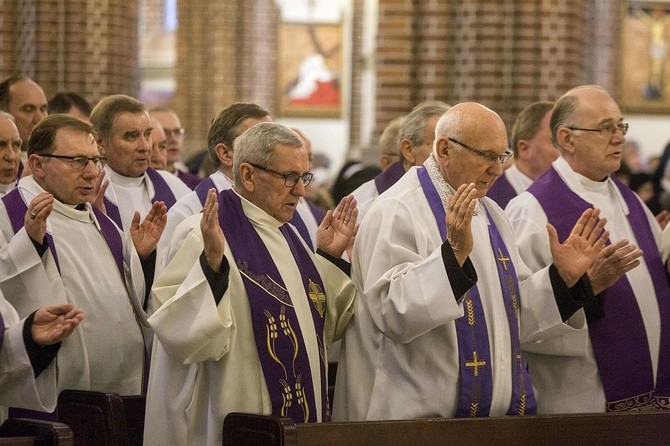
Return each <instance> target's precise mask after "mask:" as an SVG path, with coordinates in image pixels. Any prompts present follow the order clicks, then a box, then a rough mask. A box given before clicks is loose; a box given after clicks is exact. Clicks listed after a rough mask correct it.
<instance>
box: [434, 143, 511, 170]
mask: <svg viewBox="0 0 670 446" xmlns="http://www.w3.org/2000/svg"><path fill="white" fill-rule="evenodd" d="M447 139H448V140H449V141H451V142H453V143H456V144H458V145H459V146H461V147H463V148H464V149H468V150H469V151H471V152H472V153H474V154H476V155H479V156H481V157H482V158H484V159H485V160H486V161H488V162H489V163H495V162H496V161H497V162H499V163H500V164H505V163H506V162H507V161H509V159H510V158H511V157H512V155H514V153H513V152H512V151H511V150H509V149H507V150H505V151H504V152H503V153H501V154H497V153H496V152H494V151H493V150H480V149H475V148H474V147H471V146H469V145H467V144H463V143H462V142H460V141H458V140H456V139H454V138H447Z"/></svg>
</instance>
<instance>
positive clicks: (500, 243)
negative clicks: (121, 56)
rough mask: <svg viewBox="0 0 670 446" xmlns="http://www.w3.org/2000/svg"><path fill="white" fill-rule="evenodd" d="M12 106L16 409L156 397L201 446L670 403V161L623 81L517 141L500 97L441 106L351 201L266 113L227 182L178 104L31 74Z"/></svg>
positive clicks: (10, 238) (256, 117)
mask: <svg viewBox="0 0 670 446" xmlns="http://www.w3.org/2000/svg"><path fill="white" fill-rule="evenodd" d="M0 110H2V111H0V155H1V158H0V159H1V160H2V164H1V166H2V169H0V183H2V184H1V185H0V187H1V190H0V196H1V197H2V198H1V200H0V349H1V351H0V367H1V369H0V383H2V385H1V386H0V404H2V405H5V406H8V407H9V412H8V416H24V417H26V416H27V417H32V416H35V415H37V414H36V413H35V411H38V412H40V414H39V416H40V417H42V418H43V417H48V416H54V410H55V409H56V397H57V395H58V393H59V392H60V391H61V390H64V389H80V390H95V391H103V392H111V393H118V394H122V395H145V396H146V416H145V431H144V432H145V437H144V442H145V444H147V445H153V444H156V445H166V444H175V445H185V444H220V443H221V438H222V430H223V420H224V418H225V416H226V414H228V413H230V412H254V413H263V414H274V415H278V416H284V417H288V418H291V419H293V420H294V421H295V422H300V423H307V422H323V421H330V420H336V421H358V420H384V419H412V418H423V417H450V418H451V417H488V416H501V415H516V416H521V415H530V414H536V413H570V412H573V413H578V412H603V413H604V412H618V411H626V410H667V409H670V282H669V280H668V277H669V276H668V274H669V271H670V268H669V267H668V263H667V256H668V252H669V251H670V232H669V231H670V229H665V228H666V226H667V223H668V219H669V215H670V214H669V213H668V212H667V210H665V209H666V208H664V202H665V201H668V202H670V200H666V199H665V198H664V196H663V191H664V186H663V179H664V178H666V177H667V180H666V181H667V182H668V184H670V174H667V175H666V174H665V172H666V171H667V172H670V168H666V167H665V164H667V158H670V149H669V150H668V154H667V156H666V154H664V156H663V157H661V160H660V161H659V167H658V168H657V169H656V171H661V172H663V174H662V175H661V176H660V177H659V179H660V180H659V181H660V186H655V185H654V175H653V174H652V171H651V168H649V167H648V165H647V164H646V163H644V162H640V158H639V157H637V158H636V157H635V156H634V155H635V153H636V148H635V146H632V145H630V143H627V141H626V133H627V131H628V124H627V123H626V122H625V121H624V118H623V116H622V114H621V111H620V109H619V107H618V105H617V103H616V102H615V101H614V99H613V98H612V97H611V96H610V95H609V94H608V93H607V91H605V90H604V89H602V88H600V87H598V86H595V85H584V86H579V87H576V88H573V89H571V90H569V91H567V92H566V93H565V94H564V95H563V96H561V97H560V98H557V100H556V101H555V102H537V103H534V104H530V105H529V106H528V107H527V108H525V109H524V110H523V111H522V112H521V113H520V114H519V115H518V117H517V119H516V122H515V123H514V125H513V126H512V128H511V132H510V134H511V136H508V132H507V129H506V126H505V124H504V122H503V120H502V119H501V118H500V116H499V115H498V114H497V113H496V112H495V111H493V110H491V109H489V108H487V107H486V106H484V105H482V104H478V103H475V102H462V103H459V104H454V105H453V106H451V105H448V104H446V103H443V102H438V101H427V102H424V103H420V104H417V105H416V107H414V109H412V110H411V111H410V112H409V113H408V114H407V115H406V116H403V117H399V118H398V119H396V120H394V121H392V122H391V123H390V124H389V126H388V127H387V129H385V131H384V132H383V133H382V135H381V138H380V153H381V154H380V162H379V168H375V169H370V168H369V167H368V166H364V165H361V164H360V163H347V164H345V167H344V168H343V169H342V171H341V173H340V178H338V180H337V181H334V182H333V185H332V186H333V189H332V190H331V193H330V194H329V196H330V197H332V199H333V200H334V201H333V203H334V204H333V205H332V206H329V205H326V206H323V203H330V202H331V201H330V198H329V199H326V200H318V201H319V203H321V204H322V205H321V206H319V203H317V202H316V201H315V200H314V199H313V198H314V197H316V196H318V195H319V194H321V193H322V191H320V192H319V193H317V192H315V190H314V188H313V183H312V181H313V180H314V178H315V175H314V173H313V172H312V170H313V156H312V148H311V143H310V141H309V139H308V138H307V137H306V136H305V135H304V134H303V133H302V132H301V131H300V130H299V129H291V128H288V127H286V126H284V125H281V124H278V123H275V122H273V120H272V117H271V115H270V113H269V112H268V111H267V110H266V109H264V108H263V107H262V106H260V105H257V104H253V103H234V104H230V105H228V106H227V107H225V108H223V109H222V110H221V111H220V112H219V113H218V115H217V116H216V117H214V119H213V120H212V121H211V125H210V129H209V132H208V135H207V149H206V152H207V156H208V157H209V162H210V163H211V165H212V166H213V167H214V169H215V171H214V172H213V173H211V175H209V176H207V177H204V178H203V177H202V176H198V175H197V172H198V171H199V169H198V167H197V166H196V167H195V168H194V169H193V171H189V169H188V168H187V165H188V164H189V163H185V162H184V161H183V159H182V157H183V147H184V138H185V131H184V128H183V127H182V125H181V122H180V119H179V116H178V115H177V114H176V113H175V111H174V110H172V109H169V108H164V107H161V108H148V107H147V106H146V105H145V104H143V103H142V102H140V101H138V100H137V99H135V98H132V97H130V96H126V95H121V94H117V95H111V96H107V97H105V98H103V99H101V100H100V101H99V102H98V103H97V104H95V106H94V107H91V106H89V105H88V103H87V102H86V100H85V99H84V98H83V97H81V96H80V95H77V94H76V93H58V94H56V95H54V96H53V98H52V99H51V100H49V101H47V99H46V95H45V93H44V91H43V89H42V88H41V87H40V86H39V85H38V84H37V83H36V82H34V81H33V80H31V79H29V78H27V77H25V76H13V77H11V78H9V79H6V80H5V81H4V82H2V83H0ZM637 152H638V153H639V150H637ZM663 158H666V159H663ZM624 163H626V164H624ZM310 183H311V184H310ZM645 187H646V189H644V188H645ZM649 189H651V191H649ZM643 190H646V192H647V194H646V195H645V194H644V193H643ZM667 191H668V192H667V193H668V194H670V187H669V188H668V189H667ZM636 192H637V193H636ZM329 363H330V364H331V367H329ZM333 363H337V364H338V365H337V369H336V370H337V377H336V382H335V386H334V394H333V393H331V392H329V376H328V374H329V370H334V368H333V367H332V364H333ZM330 378H332V377H330ZM333 395H334V396H333ZM331 397H332V401H331ZM5 415H7V414H5Z"/></svg>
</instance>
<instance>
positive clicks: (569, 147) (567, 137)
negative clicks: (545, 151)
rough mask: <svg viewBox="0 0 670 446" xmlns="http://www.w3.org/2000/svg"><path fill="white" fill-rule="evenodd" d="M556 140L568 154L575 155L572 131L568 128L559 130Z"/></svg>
mask: <svg viewBox="0 0 670 446" xmlns="http://www.w3.org/2000/svg"><path fill="white" fill-rule="evenodd" d="M556 140H557V141H558V145H559V146H561V147H562V148H563V150H564V151H565V152H566V153H575V150H576V149H575V144H574V135H573V133H572V132H571V131H570V129H568V128H567V127H561V128H559V129H558V132H557V133H556Z"/></svg>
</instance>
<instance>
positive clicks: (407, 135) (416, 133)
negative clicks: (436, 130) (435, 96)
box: [398, 101, 449, 146]
mask: <svg viewBox="0 0 670 446" xmlns="http://www.w3.org/2000/svg"><path fill="white" fill-rule="evenodd" d="M448 110H449V105H447V104H445V103H444V102H441V101H425V102H422V103H421V104H419V105H417V106H416V107H414V108H413V109H412V111H411V112H409V113H408V114H407V116H405V119H404V120H403V122H402V125H401V126H400V132H399V133H398V141H402V140H403V139H407V140H409V141H410V142H411V143H412V145H413V146H420V145H421V144H423V129H424V127H425V126H426V121H428V120H429V119H430V118H432V117H433V116H442V115H443V114H445V113H446V112H447V111H448Z"/></svg>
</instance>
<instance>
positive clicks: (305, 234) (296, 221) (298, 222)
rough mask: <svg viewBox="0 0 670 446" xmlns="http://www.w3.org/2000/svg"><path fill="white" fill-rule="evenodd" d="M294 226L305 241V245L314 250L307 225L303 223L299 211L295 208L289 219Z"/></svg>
mask: <svg viewBox="0 0 670 446" xmlns="http://www.w3.org/2000/svg"><path fill="white" fill-rule="evenodd" d="M289 223H291V224H292V225H293V226H295V228H296V229H297V230H298V233H299V234H300V237H302V239H303V240H304V241H305V243H307V246H309V248H310V249H311V250H312V251H314V244H313V243H312V238H311V237H310V236H309V231H308V230H307V226H306V225H305V222H304V221H303V219H302V217H301V216H300V213H299V212H298V211H297V210H296V211H294V212H293V218H291V220H290V221H289Z"/></svg>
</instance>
